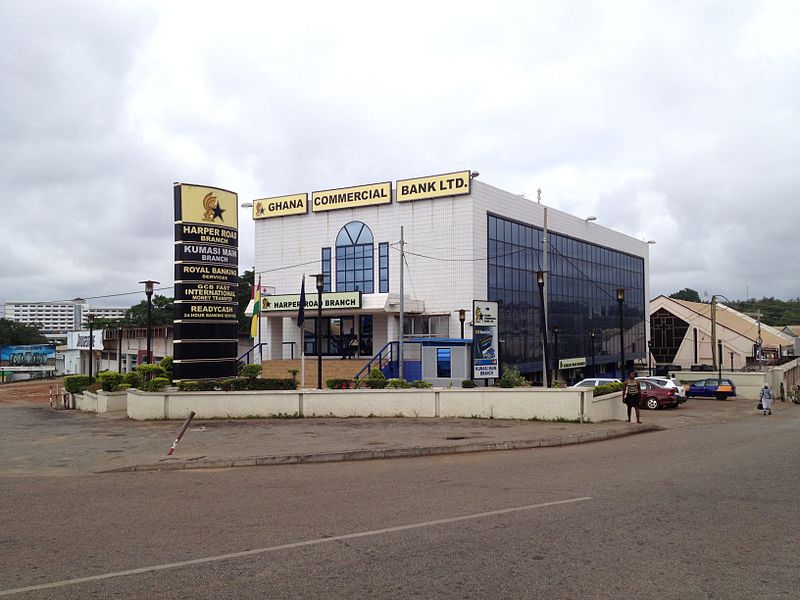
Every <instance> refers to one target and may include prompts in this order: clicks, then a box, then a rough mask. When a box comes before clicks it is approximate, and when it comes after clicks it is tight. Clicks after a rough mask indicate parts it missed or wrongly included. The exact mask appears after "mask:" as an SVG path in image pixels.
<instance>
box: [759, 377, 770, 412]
mask: <svg viewBox="0 0 800 600" xmlns="http://www.w3.org/2000/svg"><path fill="white" fill-rule="evenodd" d="M761 407H762V408H763V409H764V414H765V415H771V414H772V390H771V389H769V384H768V383H765V384H764V387H763V388H762V389H761Z"/></svg>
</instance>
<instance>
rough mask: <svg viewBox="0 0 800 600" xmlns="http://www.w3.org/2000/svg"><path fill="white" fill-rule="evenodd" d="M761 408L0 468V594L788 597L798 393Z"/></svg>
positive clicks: (794, 553)
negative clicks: (199, 463) (641, 424)
mask: <svg viewBox="0 0 800 600" xmlns="http://www.w3.org/2000/svg"><path fill="white" fill-rule="evenodd" d="M777 408H778V409H779V410H777V411H776V414H775V415H774V416H772V417H764V416H761V415H758V414H756V413H755V412H753V414H752V416H751V417H749V418H746V419H740V420H734V421H732V422H727V423H699V424H694V425H687V426H684V427H679V428H676V429H669V430H665V431H661V432H655V433H647V434H642V435H636V436H631V437H625V438H620V439H616V440H611V441H605V442H599V443H593V444H585V445H577V446H567V447H560V448H544V449H536V450H522V451H512V452H490V453H478V454H469V455H453V456H441V457H428V458H416V459H397V460H387V461H370V462H358V463H341V464H339V463H337V464H319V465H298V466H282V467H264V468H245V469H225V470H193V471H176V472H146V473H122V474H105V475H83V474H67V475H61V476H54V475H50V474H48V475H42V476H33V474H29V475H22V476H20V475H8V474H5V475H3V476H2V481H0V523H2V528H0V566H1V568H0V596H1V597H6V596H8V597H12V598H23V599H26V598H59V599H64V598H81V599H82V598H126V599H127V598H129V599H140V598H660V599H670V598H797V597H798V596H799V595H800V592H798V583H799V582H800V576H798V572H800V569H798V562H800V507H799V506H798V504H799V503H800V444H799V443H798V442H799V440H800V437H799V436H798V433H800V407H798V406H793V405H790V406H785V407H784V406H780V405H779V406H778V407H777ZM645 414H646V415H648V414H650V413H645ZM3 452H4V453H6V452H7V449H4V451H3ZM187 561H188V564H186V563H187ZM181 563H184V564H181ZM137 569H141V570H142V571H141V572H136V570H137ZM132 571H133V572H132ZM83 578H85V579H84V580H82V581H81V579H83ZM50 583H54V585H53V587H47V588H43V589H36V590H31V591H27V592H25V591H21V588H25V587H28V586H33V585H40V584H50Z"/></svg>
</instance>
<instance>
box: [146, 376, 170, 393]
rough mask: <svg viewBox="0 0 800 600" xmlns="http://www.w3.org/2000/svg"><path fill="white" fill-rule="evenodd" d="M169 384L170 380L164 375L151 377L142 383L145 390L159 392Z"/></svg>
mask: <svg viewBox="0 0 800 600" xmlns="http://www.w3.org/2000/svg"><path fill="white" fill-rule="evenodd" d="M169 384H170V380H169V379H167V378H166V377H153V378H152V379H151V380H150V381H148V382H147V383H145V384H144V386H143V387H144V391H145V392H160V391H161V390H163V389H164V388H165V387H167V386H168V385H169Z"/></svg>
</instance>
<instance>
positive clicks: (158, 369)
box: [136, 364, 167, 382]
mask: <svg viewBox="0 0 800 600" xmlns="http://www.w3.org/2000/svg"><path fill="white" fill-rule="evenodd" d="M136 370H137V371H139V373H140V374H141V376H142V380H143V381H145V382H148V381H150V380H151V379H154V378H155V377H163V378H165V379H166V377H167V372H166V371H165V370H164V367H162V366H161V365H147V364H145V365H139V366H138V367H136Z"/></svg>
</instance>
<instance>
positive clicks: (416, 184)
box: [395, 171, 472, 202]
mask: <svg viewBox="0 0 800 600" xmlns="http://www.w3.org/2000/svg"><path fill="white" fill-rule="evenodd" d="M471 181H472V179H471V178H470V172H469V171H458V172H456V173H445V174H443V175H429V176H428V177H417V178H415V179H398V180H397V187H396V188H395V197H396V198H397V201H398V202H410V201H411V200H427V199H430V198H443V197H445V196H462V195H464V194H469V193H470V182H471Z"/></svg>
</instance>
